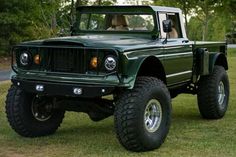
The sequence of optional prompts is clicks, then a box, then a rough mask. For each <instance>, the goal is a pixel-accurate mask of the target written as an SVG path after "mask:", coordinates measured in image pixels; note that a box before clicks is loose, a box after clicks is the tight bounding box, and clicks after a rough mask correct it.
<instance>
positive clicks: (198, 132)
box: [0, 50, 236, 157]
mask: <svg viewBox="0 0 236 157" xmlns="http://www.w3.org/2000/svg"><path fill="white" fill-rule="evenodd" d="M229 56H230V57H229V68H230V70H229V72H228V73H229V77H230V84H231V96H230V102H229V108H228V112H227V114H226V116H225V117H224V118H223V119H221V120H204V119H202V118H201V116H200V114H199V112H198V108H197V99H196V96H192V95H180V96H178V97H177V98H175V99H173V102H172V104H173V118H172V125H171V129H170V132H169V135H168V137H167V139H166V141H165V143H164V144H163V145H162V147H161V148H160V149H157V150H155V151H151V152H146V153H132V152H128V151H126V150H125V149H124V148H123V147H122V146H121V145H120V144H119V143H118V140H117V139H116V135H115V132H114V124H113V117H111V118H108V119H106V120H103V121H101V122H97V123H95V122H92V121H91V120H90V119H89V118H88V116H87V115H85V114H81V113H71V112H68V113H67V114H66V117H65V119H64V122H63V124H62V126H61V127H60V129H59V130H58V131H57V132H56V134H54V135H51V136H48V137H42V138H34V139H30V138H23V137H20V136H18V135H17V134H16V133H15V132H14V131H13V130H12V129H11V128H10V126H9V125H8V122H7V120H6V115H5V109H4V106H5V103H4V102H5V96H6V93H7V89H8V88H9V82H5V83H0V104H1V106H0V156H1V157H2V156H3V157H29V156H32V157H42V156H43V157H65V156H74V157H77V156H78V157H82V156H109V157H110V156H119V157H121V156H159V157H171V156H173V157H190V156H191V157H194V156H195V157H199V156H207V157H210V156H212V157H224V156H226V157H230V156H232V157H235V156H236V149H235V148H236V123H235V122H236V70H235V69H236V50H235V53H233V50H230V52H229Z"/></svg>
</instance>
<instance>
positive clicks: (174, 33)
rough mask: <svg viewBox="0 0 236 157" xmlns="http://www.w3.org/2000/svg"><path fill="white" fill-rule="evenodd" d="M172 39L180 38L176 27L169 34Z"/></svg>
mask: <svg viewBox="0 0 236 157" xmlns="http://www.w3.org/2000/svg"><path fill="white" fill-rule="evenodd" d="M169 37H170V38H178V37H179V35H178V32H177V31H176V29H175V27H172V31H171V32H170V33H169Z"/></svg>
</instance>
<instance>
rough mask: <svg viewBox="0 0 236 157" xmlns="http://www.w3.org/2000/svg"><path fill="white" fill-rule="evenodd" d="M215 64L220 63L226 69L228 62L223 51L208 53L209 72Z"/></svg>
mask: <svg viewBox="0 0 236 157" xmlns="http://www.w3.org/2000/svg"><path fill="white" fill-rule="evenodd" d="M215 65H221V66H223V67H224V68H225V70H228V62H227V58H226V55H225V54H224V53H220V52H217V53H210V54H209V72H210V73H212V72H213V69H214V67H215Z"/></svg>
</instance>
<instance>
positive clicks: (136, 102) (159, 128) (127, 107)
mask: <svg viewBox="0 0 236 157" xmlns="http://www.w3.org/2000/svg"><path fill="white" fill-rule="evenodd" d="M114 117H115V128H116V133H117V138H118V140H119V142H120V143H121V144H122V145H123V146H124V147H125V148H126V149H127V150H130V151H135V152H140V151H149V150H153V149H156V148H159V147H160V146H161V144H162V143H163V142H164V140H165V138H166V136H167V134H168V132H169V127H170V122H171V98H170V94H169V91H168V89H167V87H166V86H165V84H164V83H162V81H160V80H158V79H156V78H153V77H139V78H138V79H137V81H136V84H135V87H134V89H132V90H128V91H126V92H124V93H123V94H122V95H121V96H120V97H119V99H118V101H117V103H116V106H115V114H114Z"/></svg>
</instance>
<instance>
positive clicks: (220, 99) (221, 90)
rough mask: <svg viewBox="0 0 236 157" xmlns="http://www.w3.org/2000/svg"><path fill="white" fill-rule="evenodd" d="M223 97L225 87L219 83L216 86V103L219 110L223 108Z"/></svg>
mask: <svg viewBox="0 0 236 157" xmlns="http://www.w3.org/2000/svg"><path fill="white" fill-rule="evenodd" d="M225 96H226V94H225V86H224V83H223V82H222V81H221V82H220V83H219V85H218V103H219V105H220V107H221V108H224V100H225Z"/></svg>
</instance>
